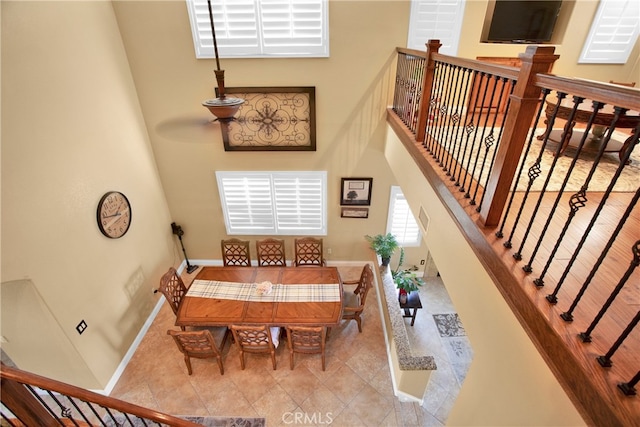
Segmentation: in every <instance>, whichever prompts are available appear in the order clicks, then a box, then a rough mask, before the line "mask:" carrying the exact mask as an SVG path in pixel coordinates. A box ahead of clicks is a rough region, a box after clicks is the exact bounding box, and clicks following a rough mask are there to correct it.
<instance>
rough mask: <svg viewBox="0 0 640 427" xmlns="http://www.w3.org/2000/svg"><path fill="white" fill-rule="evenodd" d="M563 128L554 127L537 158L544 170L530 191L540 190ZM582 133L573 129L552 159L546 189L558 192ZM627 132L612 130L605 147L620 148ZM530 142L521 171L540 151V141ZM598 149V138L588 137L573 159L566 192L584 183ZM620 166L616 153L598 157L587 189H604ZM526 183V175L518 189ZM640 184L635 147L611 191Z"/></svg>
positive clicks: (638, 151) (639, 152) (627, 189)
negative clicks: (560, 149)
mask: <svg viewBox="0 0 640 427" xmlns="http://www.w3.org/2000/svg"><path fill="white" fill-rule="evenodd" d="M561 134H562V131H560V130H553V131H552V132H551V135H550V137H549V140H548V142H547V145H546V147H545V148H544V152H543V153H542V158H541V161H540V165H541V170H542V172H543V174H542V175H540V176H539V177H538V178H537V179H536V180H535V181H534V185H533V186H532V190H540V189H541V188H542V185H543V184H544V181H545V180H546V178H547V175H548V171H549V170H550V168H551V166H552V165H553V161H554V159H555V156H554V154H555V152H556V150H557V148H558V144H559V142H558V141H559V140H560V136H561ZM582 136H583V132H582V131H579V130H576V131H575V132H574V133H573V135H572V137H571V142H570V143H569V145H568V146H567V148H566V150H565V152H564V153H563V155H561V156H560V157H559V158H558V159H557V161H556V162H555V166H554V169H553V174H552V176H551V179H550V180H549V184H548V185H547V190H548V191H558V190H559V189H560V188H561V186H562V183H563V181H564V179H565V176H566V175H567V172H568V171H569V169H570V167H571V163H572V162H573V160H574V157H575V156H576V152H577V147H578V146H579V143H580V140H581V139H582ZM627 136H628V135H625V134H622V133H621V132H615V133H614V137H613V138H612V139H611V141H609V144H608V146H609V147H613V148H616V149H619V147H621V146H622V142H624V140H625V139H626V137H627ZM537 142H538V143H536V142H534V143H533V144H532V148H531V151H530V153H529V155H528V156H527V161H526V163H525V165H526V166H525V169H524V173H525V174H526V171H527V170H528V166H530V165H532V164H533V163H534V161H535V159H536V158H537V157H538V155H539V153H540V150H541V149H542V141H537ZM599 148H600V141H598V140H594V139H593V138H590V137H588V139H587V140H585V143H584V145H583V147H582V150H581V152H580V154H579V156H578V158H577V159H576V162H575V166H574V167H573V169H572V170H571V175H570V178H569V181H567V185H566V187H565V191H578V190H579V189H580V187H582V185H583V184H584V183H585V181H586V179H587V177H588V175H589V174H590V173H591V172H592V168H593V165H594V160H595V159H596V157H597V153H598V150H599ZM619 167H620V158H619V157H618V153H616V152H605V153H603V155H602V158H601V159H600V162H599V163H598V165H597V166H596V167H595V170H594V171H593V176H592V178H591V179H590V181H589V183H588V189H589V191H598V192H599V191H606V189H607V187H608V186H609V184H610V182H611V178H612V177H613V176H614V175H615V173H616V171H617V170H618V168H619ZM527 184H528V178H527V177H526V176H525V177H524V180H523V179H521V182H519V185H518V189H519V190H521V189H522V190H524V188H526V185H527ZM638 186H640V149H639V148H638V147H636V149H635V150H634V151H633V152H632V153H631V163H630V164H627V165H624V167H623V169H622V172H621V174H620V177H619V178H618V180H617V181H616V184H615V186H614V187H613V191H618V192H633V191H636V190H637V188H638Z"/></svg>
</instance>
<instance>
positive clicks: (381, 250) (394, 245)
mask: <svg viewBox="0 0 640 427" xmlns="http://www.w3.org/2000/svg"><path fill="white" fill-rule="evenodd" d="M365 238H366V239H367V240H368V241H369V245H370V247H371V249H373V250H374V251H375V252H376V253H377V254H378V255H380V258H382V265H383V266H387V265H389V261H391V255H393V253H394V252H395V251H396V249H398V247H399V246H400V245H399V244H398V241H397V240H396V236H394V235H393V234H391V233H387V234H376V235H375V236H369V235H367V236H365Z"/></svg>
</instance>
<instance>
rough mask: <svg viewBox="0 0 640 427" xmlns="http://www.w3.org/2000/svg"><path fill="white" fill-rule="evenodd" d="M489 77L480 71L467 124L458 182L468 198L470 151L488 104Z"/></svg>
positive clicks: (474, 145)
mask: <svg viewBox="0 0 640 427" xmlns="http://www.w3.org/2000/svg"><path fill="white" fill-rule="evenodd" d="M489 79H490V75H489V74H487V73H485V72H480V81H479V83H478V91H477V92H476V94H475V102H474V105H473V112H472V115H471V123H470V126H469V125H467V140H466V141H465V149H464V158H463V167H462V168H463V169H464V170H465V173H464V179H463V180H462V183H461V184H460V192H463V193H465V194H464V198H465V199H468V198H470V197H471V194H470V193H469V190H470V188H471V183H472V177H471V173H470V172H469V171H470V170H471V167H470V165H471V157H472V153H473V152H474V151H475V149H476V141H477V140H478V130H479V127H480V126H479V124H480V120H481V118H482V108H483V107H484V106H485V105H488V104H487V102H486V101H487V93H488V91H489ZM474 83H475V80H474ZM474 83H472V84H474ZM480 88H483V89H482V99H481V100H480V103H478V98H479V97H478V94H479V93H480V92H481V90H480ZM476 111H477V112H478V114H477V115H476ZM472 133H473V137H471V134H472ZM469 137H471V146H469V145H468V141H469ZM467 148H469V150H468V151H467ZM465 161H466V165H465ZM467 178H468V179H469V187H467ZM465 187H466V188H467V189H466V190H465Z"/></svg>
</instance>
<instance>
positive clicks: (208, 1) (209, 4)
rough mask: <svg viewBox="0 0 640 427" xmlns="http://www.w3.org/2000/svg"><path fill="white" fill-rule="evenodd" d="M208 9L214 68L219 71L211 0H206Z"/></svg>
mask: <svg viewBox="0 0 640 427" xmlns="http://www.w3.org/2000/svg"><path fill="white" fill-rule="evenodd" d="M207 6H208V7H209V22H211V35H212V36H213V51H214V53H215V55H216V66H217V67H218V70H220V59H219V58H218V41H217V40H216V28H215V27H214V25H213V11H212V10H211V0H207Z"/></svg>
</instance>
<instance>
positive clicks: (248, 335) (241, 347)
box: [230, 325, 280, 370]
mask: <svg viewBox="0 0 640 427" xmlns="http://www.w3.org/2000/svg"><path fill="white" fill-rule="evenodd" d="M230 328H231V333H232V334H233V339H234V341H235V343H236V345H237V346H238V352H239V355H240V367H241V368H242V369H243V370H244V354H245V353H269V354H271V363H272V364H273V369H274V370H275V369H276V346H275V344H274V337H273V336H272V334H271V333H272V331H279V329H280V328H269V327H267V326H266V325H262V326H244V325H231V326H230ZM278 338H279V337H278Z"/></svg>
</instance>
